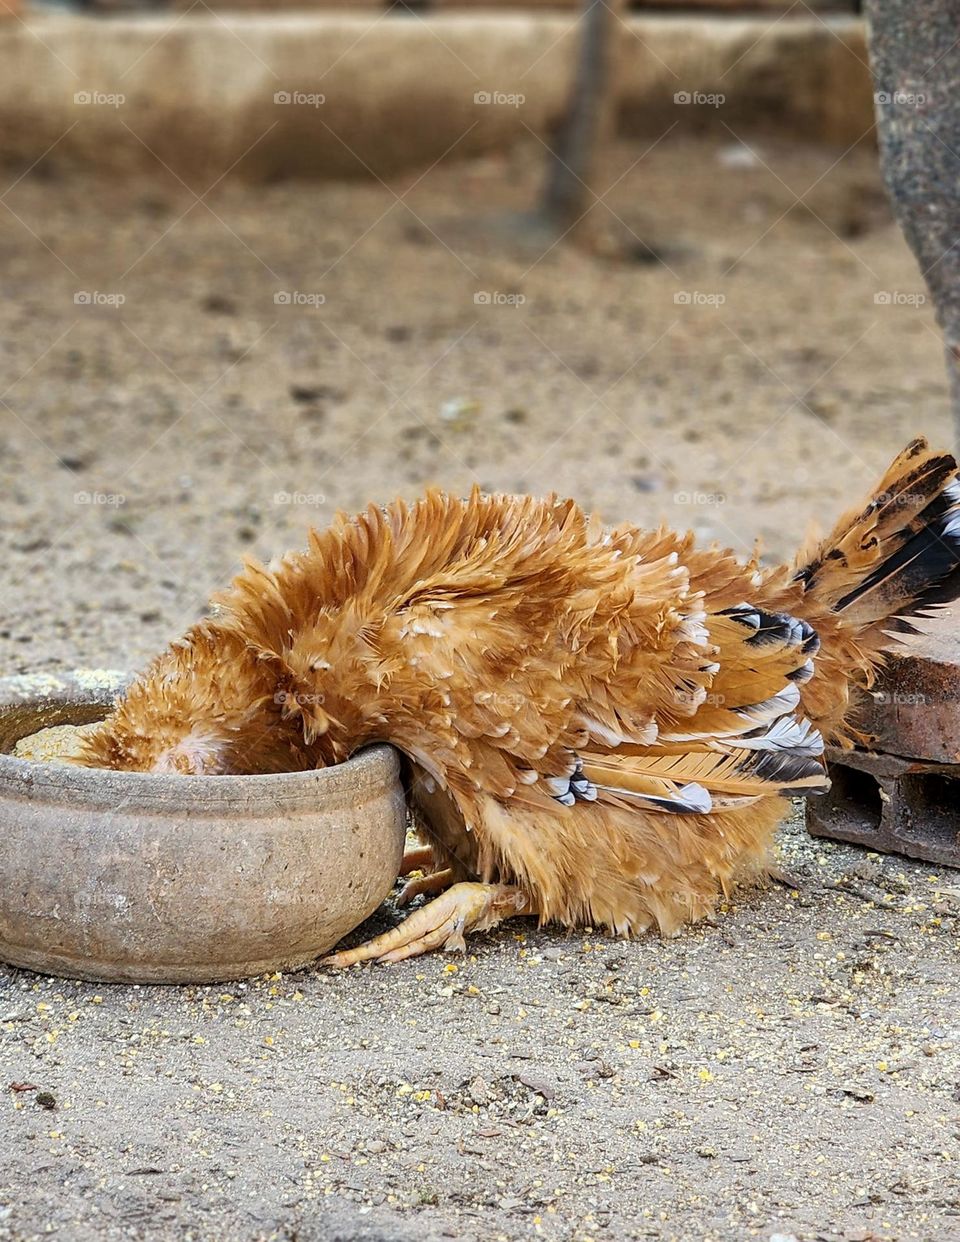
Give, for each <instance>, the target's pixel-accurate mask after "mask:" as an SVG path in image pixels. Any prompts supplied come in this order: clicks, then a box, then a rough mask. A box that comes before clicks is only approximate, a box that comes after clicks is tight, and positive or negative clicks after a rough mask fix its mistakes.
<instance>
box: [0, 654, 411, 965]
mask: <svg viewBox="0 0 960 1242" xmlns="http://www.w3.org/2000/svg"><path fill="white" fill-rule="evenodd" d="M126 681H127V677H126V675H124V674H122V673H113V672H104V671H96V672H91V671H82V670H81V671H77V672H74V673H69V674H57V675H33V676H25V677H7V678H0V959H3V960H5V961H7V962H9V963H11V964H13V965H15V966H23V967H26V968H27V969H29V970H36V971H41V972H44V973H48V974H55V975H67V976H72V977H76V978H80V979H95V980H104V981H108V982H110V981H125V982H138V983H212V982H215V981H219V980H228V979H239V978H244V977H248V976H251V975H256V974H261V973H262V972H264V971H275V970H294V969H296V968H297V967H301V966H304V965H306V964H307V963H309V962H311V961H313V960H314V959H315V958H316V957H318V956H319V955H320V954H322V953H324V952H325V951H326V950H327V949H329V948H331V947H332V946H333V945H334V944H336V943H337V941H338V940H340V939H341V937H343V936H344V935H346V933H347V932H349V931H351V930H352V929H353V928H354V927H356V926H357V925H358V924H359V923H361V922H362V921H363V920H364V919H365V918H366V917H367V916H368V915H370V914H372V913H373V911H374V910H375V909H376V908H377V906H378V905H379V904H380V902H381V901H382V900H383V899H384V897H385V896H386V895H387V893H388V892H389V891H390V887H391V885H392V884H393V882H394V880H395V879H396V876H397V873H398V871H399V867H400V860H401V856H402V852H403V842H404V825H405V807H404V796H403V789H402V787H401V784H400V780H399V764H398V758H397V754H396V752H395V751H394V750H392V749H391V748H390V747H388V746H374V747H370V748H369V749H367V750H364V751H361V752H360V753H359V754H357V755H355V756H354V757H353V758H352V759H350V760H349V761H348V762H347V763H344V764H341V765H339V766H338V767H333V768H326V769H323V770H320V771H316V772H294V773H282V774H277V775H270V776H209V777H203V776H167V775H154V774H149V773H139V772H108V771H101V770H98V769H92V768H80V767H72V766H70V765H68V764H63V763H53V762H34V761H31V760H28V759H19V758H15V757H14V756H13V755H12V754H11V753H10V752H11V751H12V750H13V749H14V747H15V746H16V744H17V742H18V741H20V739H22V738H26V737H29V736H30V735H32V734H35V733H37V732H38V731H39V730H42V729H45V728H48V727H51V726H56V725H63V724H71V725H80V724H85V723H88V722H90V721H94V720H100V719H102V718H103V717H104V716H105V715H106V713H107V711H108V710H109V709H110V707H111V705H112V703H113V701H114V698H115V696H116V695H117V693H118V692H119V691H120V690H122V688H123V686H124V684H125V683H126Z"/></svg>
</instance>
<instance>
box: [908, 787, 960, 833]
mask: <svg viewBox="0 0 960 1242" xmlns="http://www.w3.org/2000/svg"><path fill="white" fill-rule="evenodd" d="M900 799H901V803H902V807H903V813H902V815H901V817H900V825H899V827H898V831H897V835H898V836H901V837H909V838H910V839H912V840H915V841H918V842H923V841H937V842H943V843H944V844H946V845H957V844H958V843H960V778H957V777H952V776H944V775H942V774H941V773H939V772H918V773H915V774H914V775H912V776H903V777H901V778H900Z"/></svg>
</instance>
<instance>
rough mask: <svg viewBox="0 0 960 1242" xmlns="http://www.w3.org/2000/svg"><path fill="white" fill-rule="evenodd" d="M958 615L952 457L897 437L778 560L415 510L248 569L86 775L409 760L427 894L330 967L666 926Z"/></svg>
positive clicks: (125, 705) (688, 914)
mask: <svg viewBox="0 0 960 1242" xmlns="http://www.w3.org/2000/svg"><path fill="white" fill-rule="evenodd" d="M958 594H960V482H958V478H957V465H956V462H955V461H954V459H953V458H952V457H950V456H948V455H946V454H940V453H935V452H931V451H930V450H929V449H928V448H927V445H926V443H925V442H924V441H923V440H915V441H914V442H913V443H912V444H910V445H909V446H908V447H907V448H906V449H905V450H904V452H903V453H901V454H900V456H899V457H898V458H897V459H896V461H895V462H894V463H893V465H892V466H891V467H890V469H889V471H888V472H887V474H886V475H885V476H884V478H883V479H882V480H881V482H880V484H879V487H878V489H877V491H876V492H875V493H874V494H873V495H872V497H871V498H870V499H869V500H868V501H867V502H866V503H865V504H864V505H863V506H862V507H860V508H858V509H855V510H852V511H851V512H850V513H848V514H847V515H846V516H845V517H844V518H842V519H841V521H840V522H839V523H838V524H837V526H836V528H835V529H834V531H833V533H832V534H830V535H829V536H828V537H827V538H826V539H823V540H821V541H817V540H813V541H812V542H810V544H809V545H808V546H807V547H806V548H805V549H804V550H803V551H802V552H801V553H800V554H799V555H798V556H797V558H796V559H795V561H794V562H793V563H792V564H789V565H782V566H779V567H775V568H762V567H761V566H760V565H759V564H758V562H757V561H756V560H751V561H749V562H746V563H744V562H742V561H741V560H738V559H737V558H736V557H735V556H734V555H733V554H732V553H731V552H730V551H725V550H722V549H720V548H717V547H710V548H697V547H696V546H695V543H694V539H693V536H692V535H690V534H677V533H674V532H672V531H670V530H667V529H658V530H654V531H643V530H640V529H637V528H636V527H634V526H631V525H626V524H625V525H620V526H617V527H614V528H607V527H605V526H603V525H602V524H601V522H600V521H598V520H597V519H596V518H592V517H588V516H587V515H585V514H584V513H583V512H582V511H581V510H580V509H579V508H578V507H577V505H576V504H575V503H574V502H573V501H570V500H558V499H556V498H554V497H549V498H547V499H534V498H530V497H521V496H488V495H484V494H482V493H481V492H480V491H479V490H475V491H474V492H473V493H472V495H471V496H470V497H469V498H468V499H466V500H460V499H456V498H454V497H451V496H448V495H445V494H444V493H442V492H440V491H430V492H428V493H427V494H426V496H425V497H424V498H423V499H421V500H419V501H418V502H417V503H415V504H413V505H412V506H409V507H408V506H407V505H406V504H404V503H403V502H401V501H397V502H396V503H394V504H392V505H391V506H389V507H388V508H386V509H379V508H376V507H373V506H371V507H370V508H369V509H368V510H367V511H366V512H365V513H363V514H361V515H360V516H358V517H356V518H349V517H347V516H346V515H343V514H341V515H339V516H338V517H337V518H336V520H335V521H334V523H333V525H332V526H331V527H330V529H328V530H326V531H323V532H316V531H313V532H311V534H310V536H309V546H308V548H307V550H306V551H304V552H295V553H291V554H288V555H287V556H285V557H283V558H282V559H281V560H280V561H279V562H277V563H276V564H274V565H273V566H272V567H264V566H261V565H259V564H256V563H253V562H248V563H247V564H246V565H245V567H244V568H243V570H242V572H241V573H240V574H239V576H238V577H237V578H236V579H235V581H234V582H233V584H232V585H231V586H230V587H229V588H228V589H227V590H226V591H225V592H223V593H222V594H221V595H220V596H219V597H217V598H216V599H215V602H216V605H217V607H216V609H215V611H214V613H213V614H212V615H211V616H209V617H207V618H206V619H204V620H203V621H201V622H200V623H199V624H198V625H196V626H195V627H194V628H193V629H191V630H190V631H189V632H188V633H187V634H186V635H185V636H184V637H183V638H182V639H180V640H179V641H178V642H176V643H174V644H173V646H172V647H171V648H170V649H169V650H168V651H166V652H165V653H164V654H162V655H161V656H159V658H158V659H157V660H156V661H155V662H154V663H153V664H152V665H151V666H150V667H149V668H148V669H147V671H146V672H145V673H144V674H143V675H142V676H141V677H140V678H139V680H138V681H136V682H135V683H134V684H133V685H132V686H131V688H130V689H129V691H128V692H127V694H126V696H125V697H124V698H123V700H122V701H121V702H119V703H118V705H117V706H116V708H115V710H114V711H113V713H112V714H111V715H110V716H109V717H108V718H107V720H106V721H104V723H103V724H102V725H101V727H100V728H99V729H97V730H95V731H94V732H93V733H92V734H91V735H90V736H89V737H88V738H87V740H86V743H85V750H84V755H83V762H85V763H87V764H90V765H97V766H102V767H109V768H120V769H136V770H140V771H154V772H183V773H209V774H217V773H228V772H230V773H250V772H277V771H296V770H303V769H307V768H312V767H316V766H325V765H329V764H335V763H341V762H343V761H344V760H345V759H347V758H348V757H349V756H350V755H351V754H352V753H353V752H355V751H356V750H358V749H359V748H360V747H363V746H366V745H368V744H370V743H372V742H375V741H386V742H390V743H392V744H393V745H394V746H395V747H396V748H397V749H398V750H399V751H400V752H402V754H403V755H404V756H405V759H406V763H405V770H406V777H405V779H406V782H407V788H408V792H409V798H410V801H411V804H412V808H413V811H414V813H415V816H416V819H417V823H418V825H419V827H420V831H421V836H422V839H423V840H424V841H425V843H426V849H425V850H422V851H420V852H419V854H418V855H417V857H415V858H410V859H408V866H407V870H408V871H409V869H410V868H411V867H412V866H414V865H417V864H419V865H421V866H423V865H426V866H427V867H428V868H429V874H428V875H426V876H424V877H423V878H422V879H419V880H415V881H413V882H412V883H411V884H410V885H408V886H407V889H406V890H405V892H404V894H403V897H404V899H410V898H412V897H413V896H416V895H417V894H419V893H434V894H439V895H437V896H436V897H435V899H434V900H433V901H431V902H430V903H428V904H426V905H424V906H422V907H421V908H420V909H418V910H417V911H416V912H415V913H414V914H412V915H411V916H410V917H408V918H407V919H406V921H405V922H403V923H401V924H400V925H399V926H398V927H396V928H394V929H393V930H391V931H389V932H387V933H385V934H384V935H382V936H379V937H377V938H376V939H375V940H372V941H371V942H370V943H368V944H366V945H362V946H360V947H359V948H356V949H352V950H349V951H346V952H340V953H336V954H334V955H333V956H332V957H331V958H329V959H327V960H328V961H329V962H330V963H331V964H332V965H335V966H346V965H350V964H352V963H354V962H359V961H364V960H369V959H373V958H375V959H379V960H382V961H397V960H400V959H402V958H406V957H409V956H412V955H414V954H418V953H422V952H424V951H426V950H428V949H433V948H439V947H443V946H445V947H447V948H455V947H462V946H463V944H464V934H465V933H466V932H467V931H470V930H479V929H484V928H489V927H492V926H493V925H494V924H496V923H497V922H499V921H500V920H502V919H505V918H507V917H509V916H512V915H516V914H524V915H533V916H535V917H537V918H538V919H539V920H540V922H541V923H545V922H548V921H556V922H558V923H561V924H564V925H566V926H568V927H576V926H584V925H591V926H594V927H598V928H600V927H602V928H605V929H607V930H608V931H609V932H611V933H613V934H615V935H619V936H636V935H639V934H640V933H642V932H644V931H645V930H646V929H648V928H652V927H655V928H657V929H659V931H660V932H661V933H664V934H671V933H674V932H675V931H676V930H677V929H678V928H679V927H680V926H681V925H682V924H684V923H687V922H689V921H692V920H696V919H699V918H702V917H704V916H705V915H707V914H709V913H710V912H711V911H712V910H713V909H714V906H715V903H716V901H717V899H718V896H719V895H720V894H722V893H725V892H728V891H729V890H730V889H731V887H732V886H733V885H735V884H736V883H737V881H738V880H741V879H742V878H744V877H748V876H750V875H753V874H756V873H758V872H760V871H762V870H763V868H764V865H765V861H766V860H767V857H768V853H769V849H770V845H771V839H772V836H773V833H774V829H775V827H776V825H777V823H778V821H779V820H780V819H781V817H782V816H783V814H784V812H785V810H786V808H787V805H788V802H787V800H788V798H789V797H790V796H792V795H805V794H814V793H820V792H822V791H823V790H824V789H825V788H826V787H827V777H826V774H825V769H824V763H823V746H824V740H827V741H829V742H832V743H839V744H842V745H851V744H852V743H853V741H854V740H855V739H856V738H857V736H858V734H857V729H856V712H855V708H856V702H857V698H858V694H859V693H860V691H861V690H862V689H863V688H864V687H867V686H869V685H870V683H871V681H872V679H873V677H874V673H875V670H876V668H877V667H878V665H879V664H880V662H881V661H882V658H883V650H884V648H885V647H887V646H888V645H889V643H890V641H891V637H890V636H891V635H895V634H896V633H897V632H904V631H908V630H910V629H912V627H911V625H910V622H909V620H907V618H909V617H910V616H915V615H918V614H922V613H924V612H925V611H926V610H927V609H929V608H932V607H935V606H936V605H938V604H942V603H945V602H948V601H949V600H951V599H953V598H955V597H956V596H957V595H958Z"/></svg>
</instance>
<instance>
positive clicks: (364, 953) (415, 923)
mask: <svg viewBox="0 0 960 1242" xmlns="http://www.w3.org/2000/svg"><path fill="white" fill-rule="evenodd" d="M517 914H536V910H535V909H534V906H533V902H532V900H531V899H530V898H529V897H528V896H527V895H526V894H525V893H523V892H521V890H520V889H519V888H515V887H513V886H512V885H510V884H472V883H461V884H454V885H453V886H452V887H451V888H448V889H447V891H446V892H445V893H444V894H443V895H442V896H441V897H437V898H436V899H435V900H434V901H431V902H430V903H429V905H426V906H423V908H422V909H420V910H417V911H416V912H415V913H414V914H411V915H410V917H409V918H407V919H405V920H404V922H402V923H401V924H400V925H399V926H398V927H394V928H392V929H391V930H390V931H388V932H384V933H383V934H382V935H381V936H376V937H375V938H374V939H373V940H368V941H367V942H366V944H361V945H358V946H357V947H356V948H355V949H345V950H344V951H343V952H341V953H333V954H331V955H330V957H325V958H322V959H321V965H324V966H333V967H336V968H340V967H344V966H353V965H354V964H355V963H357V962H369V961H371V960H375V961H378V962H402V961H403V960H404V959H405V958H408V957H418V956H419V955H420V954H421V953H427V952H429V951H430V950H431V949H440V948H445V949H459V950H461V951H463V950H465V948H466V944H465V942H464V938H463V937H464V932H468V931H486V930H488V929H489V928H491V927H495V926H496V925H497V923H500V922H502V921H503V920H504V919H508V918H512V917H513V916H514V915H517Z"/></svg>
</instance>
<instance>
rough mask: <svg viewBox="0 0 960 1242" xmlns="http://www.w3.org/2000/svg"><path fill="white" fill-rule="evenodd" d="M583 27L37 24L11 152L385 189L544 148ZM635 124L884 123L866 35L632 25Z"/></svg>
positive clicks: (12, 82) (628, 72) (287, 21)
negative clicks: (360, 178)
mask: <svg viewBox="0 0 960 1242" xmlns="http://www.w3.org/2000/svg"><path fill="white" fill-rule="evenodd" d="M574 27H575V18H574V17H572V16H568V15H566V14H562V13H559V14H558V13H550V14H546V13H531V14H523V15H518V14H504V13H484V14H475V13H469V14H449V15H439V16H431V17H427V18H421V17H415V16H401V17H393V16H387V17H384V16H382V15H376V14H362V15H361V14H358V13H356V12H342V13H330V12H327V13H283V14H278V13H258V14H252V13H231V14H219V13H209V12H205V13H203V14H194V13H190V14H180V15H176V14H164V15H162V16H156V15H150V16H122V17H110V18H97V17H81V16H66V15H64V16H60V15H57V16H53V15H50V16H35V17H31V18H30V20H29V21H28V22H27V23H21V22H11V23H4V24H3V25H2V26H0V144H2V145H0V150H2V151H3V153H4V156H5V157H6V158H7V159H8V160H13V161H16V162H23V163H31V162H32V161H34V160H36V159H38V158H40V157H41V156H43V154H44V152H45V151H47V149H48V148H50V147H52V146H53V147H55V156H54V158H56V159H57V160H58V161H61V162H66V163H72V164H80V165H83V166H88V167H90V166H92V167H96V168H98V169H101V170H103V171H110V172H134V171H140V170H144V169H148V168H151V167H157V166H158V165H159V164H160V163H161V162H162V163H163V164H166V165H168V166H169V167H170V168H172V169H173V170H174V171H175V172H176V173H177V174H178V175H179V176H183V177H188V178H191V179H197V180H199V181H200V182H201V183H203V182H205V181H213V180H215V179H216V178H217V177H219V176H220V175H221V174H222V173H224V171H225V170H228V169H229V170H230V172H231V173H232V174H233V175H243V176H245V177H249V178H253V179H268V178H273V177H277V176H282V175H298V176H343V175H371V174H376V175H378V176H385V175H389V174H391V173H393V172H396V171H397V170H399V169H401V168H404V167H408V166H422V165H426V164H429V163H430V162H432V161H433V160H436V159H438V158H440V157H441V156H444V154H445V153H448V152H449V154H450V155H451V156H453V155H457V156H463V155H468V154H476V153H478V152H480V151H483V150H489V149H492V148H498V147H503V146H505V145H507V144H509V143H511V142H514V141H516V140H517V139H518V138H521V137H523V136H524V135H525V133H526V131H527V129H530V130H533V131H534V132H536V133H540V134H542V133H544V132H546V131H547V130H548V129H549V127H550V126H551V124H552V123H553V122H554V121H555V120H556V118H557V116H558V115H559V114H560V111H561V109H562V107H563V103H564V98H565V89H566V83H567V82H568V80H569V74H570V67H571V57H572V52H573V48H574V37H573V36H574ZM683 92H686V93H687V94H690V95H694V94H695V93H696V92H700V93H701V95H703V96H710V95H715V96H722V97H723V102H722V103H721V104H719V105H717V102H716V100H714V101H712V102H696V101H694V102H691V103H689V104H683V103H679V104H678V103H676V102H675V96H676V95H678V94H679V93H683ZM484 94H485V95H486V96H487V100H486V101H485V100H484V98H483V96H484ZM284 95H285V96H286V97H287V98H288V99H289V100H290V102H275V97H279V98H280V99H281V100H282V99H283V97H284ZM317 96H322V102H321V101H320V99H318V98H316V97H317ZM311 97H313V98H311ZM621 105H622V115H623V121H624V125H625V126H626V127H627V128H629V130H630V131H631V132H637V133H651V134H659V133H662V132H663V130H664V129H665V128H666V127H667V126H668V125H669V124H670V123H672V122H673V121H679V122H681V123H682V124H684V125H694V126H697V127H703V126H705V125H714V124H716V125H718V126H719V121H720V120H721V119H722V120H725V121H727V123H728V124H732V125H735V126H740V125H742V124H744V123H752V124H754V125H755V124H756V123H757V122H758V121H759V122H761V123H765V124H773V125H777V126H782V127H787V128H789V129H790V130H791V131H793V132H795V133H798V134H801V135H803V136H805V137H809V138H814V139H822V140H825V141H829V142H835V143H838V144H843V145H846V144H849V143H850V142H853V141H855V140H856V139H857V138H858V137H860V136H861V135H862V134H863V133H864V132H865V131H867V130H868V129H869V126H870V124H871V120H872V109H871V90H870V83H869V76H868V73H867V69H866V64H865V51H864V36H863V28H862V25H861V23H860V21H859V20H858V19H856V18H849V17H838V18H832V19H825V20H820V19H817V18H813V17H808V18H806V19H798V20H793V19H791V18H786V19H783V20H780V21H777V20H776V18H774V17H769V16H762V15H761V16H756V17H745V18H723V17H713V18H711V17H705V16H702V15H697V16H674V15H656V16H639V17H633V18H631V19H630V21H629V22H628V23H627V27H626V28H625V29H624V33H623V80H622V91H621Z"/></svg>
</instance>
